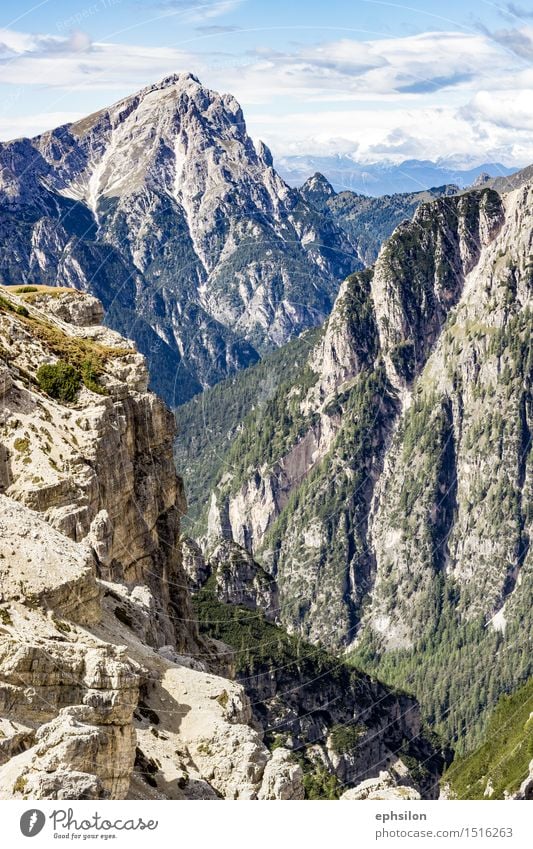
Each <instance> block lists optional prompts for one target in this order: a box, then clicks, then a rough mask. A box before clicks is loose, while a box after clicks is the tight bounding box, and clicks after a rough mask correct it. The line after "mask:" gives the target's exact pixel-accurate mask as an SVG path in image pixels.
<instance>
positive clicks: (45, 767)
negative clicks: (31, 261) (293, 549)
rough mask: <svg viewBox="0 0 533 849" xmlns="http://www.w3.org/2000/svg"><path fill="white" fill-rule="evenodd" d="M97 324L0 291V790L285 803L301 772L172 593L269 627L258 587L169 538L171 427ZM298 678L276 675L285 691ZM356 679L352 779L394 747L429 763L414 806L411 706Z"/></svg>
mask: <svg viewBox="0 0 533 849" xmlns="http://www.w3.org/2000/svg"><path fill="white" fill-rule="evenodd" d="M100 317H101V307H100V305H99V303H98V302H97V301H95V299H94V298H92V297H88V296H86V295H83V294H81V293H79V292H76V291H74V290H64V289H59V288H54V289H48V288H39V287H22V289H20V290H16V289H6V288H4V289H1V290H0V346H1V347H0V356H1V360H2V365H1V369H0V390H1V393H2V399H1V401H2V403H1V431H0V434H1V437H0V446H1V453H0V461H1V462H0V489H1V492H0V579H1V596H0V796H1V797H2V798H53V799H80V798H93V799H101V798H125V797H127V798H153V799H196V798H203V799H217V798H228V799H238V798H246V799H257V798H259V799H301V798H304V796H305V795H306V794H308V790H307V789H306V784H305V776H304V766H305V765H306V764H305V763H304V764H302V763H301V762H300V760H299V759H298V757H297V752H296V751H295V747H294V745H292V746H291V739H290V736H287V738H286V740H285V744H286V745H284V746H281V747H278V748H277V749H276V751H275V752H272V751H271V750H270V749H269V747H268V746H267V745H266V743H267V742H268V736H267V727H266V725H264V724H262V723H261V722H260V721H259V718H258V716H259V715H258V713H257V710H258V705H257V704H252V703H251V698H250V696H251V695H252V693H253V692H256V691H254V690H249V691H248V692H246V689H245V687H244V686H243V684H242V683H240V682H239V679H238V678H237V680H234V679H235V671H236V666H237V663H236V658H237V656H238V650H237V649H235V648H231V647H228V646H227V645H223V644H221V643H220V642H217V641H216V640H213V639H212V637H213V636H215V637H216V635H214V634H205V633H204V634H200V633H199V628H198V623H197V614H196V611H195V609H194V608H193V605H192V601H191V597H190V594H189V588H188V583H189V581H192V583H193V584H194V583H195V582H196V585H197V586H201V585H202V584H203V583H204V582H205V580H206V578H208V577H209V575H210V573H213V575H212V578H209V580H210V581H212V580H214V581H215V584H216V592H217V594H218V598H219V599H220V601H218V600H217V601H216V603H217V604H218V605H219V607H220V611H221V613H220V618H221V621H223V620H224V617H225V616H227V615H228V613H227V611H228V610H236V611H241V610H242V611H244V613H245V615H247V616H248V617H250V616H253V617H254V618H255V619H258V613H257V611H258V609H259V608H262V609H264V610H265V612H266V615H267V616H268V618H269V619H271V620H273V619H275V618H276V617H277V615H278V607H279V604H278V591H277V588H276V586H275V585H274V584H272V582H271V579H270V576H269V575H267V574H266V572H265V571H264V570H263V569H262V568H261V567H260V566H259V565H258V564H257V563H256V562H255V561H254V560H253V558H252V557H251V556H250V555H249V554H247V552H246V551H241V550H239V549H238V546H236V545H235V544H234V543H232V542H228V541H221V542H220V544H219V545H218V546H217V548H216V550H215V551H214V552H213V555H212V559H211V562H210V563H209V566H208V567H207V566H206V564H205V563H203V562H202V555H201V552H199V551H198V548H197V547H196V546H195V544H194V543H193V542H188V543H182V541H181V540H180V538H179V534H180V518H181V515H182V513H183V511H184V510H185V500H184V497H183V492H182V485H181V481H180V479H179V478H178V477H177V475H176V473H175V471H174V466H173V459H172V443H173V439H174V435H175V434H174V426H173V421H172V417H171V416H170V414H169V412H168V410H167V408H166V407H165V406H164V405H163V403H162V402H161V401H160V400H159V399H157V398H156V397H155V396H154V395H152V394H151V393H149V392H147V390H146V385H147V373H146V367H145V362H144V359H143V357H142V356H140V355H139V354H138V353H137V351H136V349H135V348H134V347H133V346H132V344H131V343H130V342H128V341H127V340H126V339H123V338H122V337H119V336H118V334H116V333H115V332H114V331H110V330H107V329H105V328H102V327H100V326H99V325H97V324H95V323H94V322H96V321H97V320H98V319H99V318H100ZM87 322H88V323H87ZM184 557H185V560H186V569H185V568H184V564H183V558H184ZM215 573H216V574H215ZM261 621H263V620H262V614H261ZM241 624H244V625H245V623H240V622H239V623H238V630H239V631H240V626H241ZM264 624H265V627H269V628H273V629H274V632H275V638H276V640H277V641H278V642H280V641H281V642H283V641H284V640H289V638H288V637H287V635H286V634H284V632H283V631H281V630H280V629H278V628H277V627H276V626H274V625H273V624H269V623H268V622H266V621H265V623H264ZM242 633H245V630H244V631H243V632H242ZM249 648H251V644H250V646H249ZM263 648H264V649H266V648H267V646H264V647H263ZM328 663H329V664H330V665H331V664H334V661H333V659H331V658H330V659H329V661H328ZM313 669H314V668H313ZM301 671H302V670H300V669H299V668H295V669H294V670H293V672H292V675H291V674H290V673H288V672H286V673H285V676H284V678H283V680H284V681H286V682H287V683H290V684H291V686H292V688H296V689H297V688H298V687H299V685H300V683H301V681H300V678H299V677H298V676H299V674H300V673H301ZM303 671H304V672H305V670H303ZM345 674H348V673H345ZM287 675H288V676H289V677H286V676H287ZM347 680H348V679H347ZM361 681H362V685H361V686H362V689H361V691H359V690H358V689H357V690H354V692H353V694H352V696H353V697H352V698H351V702H350V707H349V709H348V708H347V711H348V712H347V713H346V716H348V713H350V711H351V712H352V714H353V713H354V712H355V711H356V710H361V711H362V712H363V713H365V715H366V714H368V722H367V725H368V733H369V735H370V734H371V735H372V739H374V738H375V739H376V740H378V741H380V742H379V746H378V748H376V745H377V744H374V745H373V746H372V747H366V748H364V749H363V753H362V754H361V753H360V754H359V755H358V761H357V763H358V769H360V770H362V769H363V768H364V769H365V770H366V772H368V773H369V774H377V773H376V770H377V769H378V766H379V764H377V762H376V763H374V760H373V758H374V756H375V758H377V755H378V754H380V755H381V753H383V752H385V751H388V750H389V749H391V746H392V745H393V744H394V743H395V742H396V741H400V742H401V744H402V745H404V747H406V752H407V753H408V755H409V756H412V758H413V759H414V760H413V764H418V763H419V762H420V763H422V761H423V760H425V759H426V758H427V757H429V758H430V759H435V760H432V764H434V768H432V771H431V770H430V772H429V773H427V775H426V773H424V776H426V783H425V784H424V783H423V782H422V783H423V787H422V791H423V792H427V793H428V794H429V793H433V792H434V791H435V787H436V786H437V783H438V777H439V774H440V771H441V767H442V760H441V759H440V758H438V757H436V755H435V752H434V750H433V748H432V747H429V748H428V747H427V746H426V748H424V746H421V745H418V744H417V743H416V742H415V743H414V744H413V746H411V747H410V744H409V740H410V739H411V737H413V735H414V737H415V740H416V738H417V737H418V729H419V727H420V718H419V713H418V706H417V705H416V703H415V702H414V701H413V700H411V699H408V700H402V699H401V698H398V697H396V696H395V695H394V694H393V693H391V692H390V691H389V690H388V689H387V688H385V687H382V686H381V685H375V684H373V683H372V682H371V681H370V679H368V678H367V677H366V676H361ZM280 683H281V682H280ZM267 684H268V686H269V687H271V686H272V682H270V683H268V677H265V679H264V685H265V686H266V685H267ZM257 696H258V698H261V697H262V696H264V693H263V692H262V687H259V689H258V690H257ZM276 698H277V696H276ZM313 699H314V701H313V705H312V706H311V707H312V710H313V711H316V712H317V714H318V713H319V711H320V699H321V697H320V694H319V693H318V692H317V693H315V694H314V696H313ZM381 702H383V706H382V707H380V706H379V705H380V703H381ZM404 711H405V714H406V717H404V716H403V713H404ZM272 717H274V714H272ZM407 717H408V718H407ZM389 726H391V727H392V728H394V729H395V730H394V734H393V736H392V737H390V729H389ZM411 726H412V728H413V729H414V731H412V732H411V731H409V729H410V728H411ZM415 732H417V733H415ZM424 745H426V744H424ZM291 748H292V751H291ZM406 756H407V755H406ZM332 764H333V762H331V763H330V761H328V762H327V764H326V766H324V767H323V771H324V770H325V772H324V774H325V775H326V777H329V778H331V780H333V775H334V773H335V770H336V769H337V767H335V766H334V765H332ZM429 776H430V777H431V782H430V781H429ZM346 777H347V782H348V784H350V783H354V782H351V778H352V777H353V778H354V781H355V778H356V776H355V773H353V774H352V773H350V775H349V776H348V775H347V776H346ZM406 780H407V779H406V778H405V776H403V777H402V778H401V781H402V782H405V781H406ZM394 781H400V778H398V777H397V778H395V779H394ZM430 785H431V786H430ZM320 787H321V788H322V784H321V785H320ZM320 793H321V794H322V796H323V795H324V791H323V789H321V790H320Z"/></svg>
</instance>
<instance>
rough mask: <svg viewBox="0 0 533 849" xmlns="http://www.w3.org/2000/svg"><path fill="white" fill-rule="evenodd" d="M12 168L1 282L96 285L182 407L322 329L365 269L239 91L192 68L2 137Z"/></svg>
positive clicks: (5, 175) (4, 197) (2, 198)
mask: <svg viewBox="0 0 533 849" xmlns="http://www.w3.org/2000/svg"><path fill="white" fill-rule="evenodd" d="M0 163H1V166H2V168H1V170H2V178H1V183H0V205H1V210H2V213H3V215H2V222H1V224H0V243H1V244H2V258H1V261H0V275H1V276H0V280H1V282H3V283H18V282H28V283H46V284H52V285H56V283H57V281H59V282H61V283H62V284H64V285H67V286H72V287H75V288H78V289H82V290H85V291H91V292H93V293H94V294H95V295H96V296H98V297H99V298H100V299H101V300H102V301H103V303H104V306H105V308H106V313H107V322H108V324H110V326H112V327H114V328H116V329H117V330H119V331H121V332H123V333H125V334H126V335H129V336H131V337H133V338H134V339H135V340H136V342H137V344H138V346H139V348H140V350H141V351H142V352H143V353H145V354H146V356H147V357H148V360H149V364H150V367H151V368H150V371H151V375H152V385H153V386H154V387H155V388H156V389H157V390H158V391H159V392H161V393H163V394H164V396H165V397H166V399H167V400H168V401H169V402H171V403H173V404H179V403H182V402H183V401H184V400H186V399H187V398H190V397H191V396H192V395H194V394H195V393H196V392H199V391H201V390H202V388H204V387H206V386H209V385H213V384H214V383H216V382H217V381H218V380H220V379H221V377H224V376H226V375H228V374H231V373H233V372H235V371H236V370H238V369H240V368H243V367H244V366H247V365H249V364H250V363H253V362H255V361H256V360H257V359H258V352H261V353H262V352H264V351H266V350H268V349H271V348H273V347H275V346H277V345H280V344H282V343H284V342H286V341H287V340H288V339H290V338H291V337H292V336H295V335H297V334H298V333H299V332H301V331H302V330H303V329H305V328H306V327H310V326H316V325H318V324H320V323H321V322H322V321H323V320H324V318H325V317H326V315H327V314H328V313H329V311H330V308H331V305H332V302H333V299H334V297H335V294H336V291H337V288H338V284H339V281H340V280H341V279H342V278H343V277H344V276H345V275H346V274H347V273H348V272H349V271H351V270H353V269H354V268H356V267H358V262H357V260H354V259H353V252H352V251H351V250H350V244H349V240H348V238H347V236H346V235H345V234H344V231H343V230H342V229H341V228H339V227H338V226H337V225H336V224H335V222H334V221H333V219H331V218H330V217H329V216H325V215H323V214H322V213H321V212H319V211H318V210H316V209H315V208H313V207H312V206H310V205H309V204H307V203H306V202H305V200H304V199H303V198H302V196H301V195H300V194H299V192H298V191H297V190H295V189H290V188H289V187H288V186H287V185H286V183H284V182H283V180H282V179H281V178H280V177H279V176H278V174H277V173H276V171H275V169H274V167H273V163H272V158H271V155H270V152H269V151H268V149H267V148H266V147H265V146H264V145H262V144H259V145H258V146H257V149H256V147H254V144H253V142H252V140H251V138H250V137H249V136H248V134H247V132H246V125H245V122H244V117H243V114H242V111H241V109H240V106H239V105H238V103H237V102H236V100H235V99H234V98H233V97H232V96H231V95H227V94H225V95H219V94H218V93H216V92H214V91H211V90H209V89H206V88H204V87H202V85H201V84H200V83H199V81H198V80H197V79H196V78H195V77H194V76H193V75H191V74H185V73H184V74H176V75H174V76H171V77H168V78H166V79H164V80H162V81H160V82H159V83H157V84H155V85H153V86H149V87H148V88H146V89H143V90H142V91H140V92H138V93H137V94H135V95H133V96H131V97H128V98H126V99H125V100H122V101H120V102H119V103H116V104H115V105H113V106H112V107H110V108H109V109H104V110H102V111H101V112H98V113H96V114H94V115H90V116H88V117H87V118H85V119H83V120H82V121H79V122H77V123H75V124H72V125H66V126H64V127H59V128H58V129H56V130H53V131H52V132H49V133H45V134H43V135H42V136H39V137H37V138H35V139H31V140H30V139H22V140H17V141H14V142H9V143H6V144H3V145H1V146H0Z"/></svg>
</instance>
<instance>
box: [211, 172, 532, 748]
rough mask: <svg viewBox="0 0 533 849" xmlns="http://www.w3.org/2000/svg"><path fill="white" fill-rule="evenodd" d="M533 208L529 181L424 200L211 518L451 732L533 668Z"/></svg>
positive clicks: (366, 275)
mask: <svg viewBox="0 0 533 849" xmlns="http://www.w3.org/2000/svg"><path fill="white" fill-rule="evenodd" d="M315 188H316V187H315ZM532 208H533V189H532V187H531V184H525V185H524V186H521V187H520V188H518V189H516V190H515V191H513V192H511V193H509V194H507V195H505V196H503V197H500V195H498V194H497V193H496V192H495V191H494V190H493V189H491V188H490V187H489V188H483V189H480V190H476V191H471V192H467V193H466V194H464V195H461V196H454V197H443V198H440V199H437V200H436V201H435V202H433V203H429V204H422V205H421V206H420V207H419V209H418V211H417V212H416V214H415V217H414V219H413V222H412V223H410V224H407V223H405V224H402V225H401V226H400V227H398V228H397V229H396V231H395V232H394V234H393V236H392V237H391V239H390V240H389V241H388V242H387V243H385V245H384V246H383V248H382V250H381V251H380V254H379V257H378V259H377V262H376V264H375V267H374V268H373V269H371V270H367V271H365V272H359V273H357V274H355V275H353V276H352V277H350V278H348V280H347V281H346V282H345V283H344V284H343V286H342V287H341V290H340V292H339V295H338V298H337V301H336V304H335V307H334V309H333V312H332V315H331V317H330V319H329V320H328V322H327V325H326V328H325V332H324V334H323V335H322V337H321V338H320V341H319V343H318V345H317V347H316V348H315V351H314V352H313V353H312V354H311V355H310V357H309V359H308V361H307V364H306V366H305V367H304V368H302V370H301V372H300V375H299V377H298V378H297V379H296V380H295V381H294V382H293V385H292V387H289V388H287V387H286V386H284V387H283V390H282V392H279V393H278V395H277V396H275V397H274V398H273V399H272V400H271V401H269V402H268V403H267V404H265V405H264V406H262V407H261V409H260V410H259V411H258V413H257V417H256V419H255V420H254V418H253V417H251V419H249V423H248V424H247V426H246V427H245V428H244V430H243V433H242V435H241V436H240V437H239V439H238V440H237V442H236V444H235V445H234V447H233V449H232V453H231V455H230V457H229V459H228V460H227V461H226V462H225V463H224V464H223V468H224V476H223V477H221V479H220V482H219V484H218V487H217V489H216V491H215V494H214V497H213V501H212V504H211V509H210V512H209V531H208V536H209V534H217V533H218V534H220V533H222V534H224V535H225V536H226V537H228V538H232V539H234V540H236V541H237V542H239V543H240V544H241V545H244V546H245V547H246V548H247V549H248V550H249V551H250V553H252V554H253V556H254V557H255V559H257V560H258V561H259V562H260V563H261V564H262V565H263V567H264V568H265V569H266V570H267V571H269V572H270V574H271V575H272V576H273V577H274V578H275V579H276V581H277V584H278V586H279V592H280V607H281V621H282V623H283V624H284V625H285V626H286V627H288V628H289V629H290V630H294V631H297V632H298V633H299V634H301V635H302V637H304V638H306V639H310V640H311V641H313V642H319V643H321V644H323V645H329V646H336V647H338V646H342V645H345V646H349V647H351V648H354V649H355V650H356V651H357V653H358V654H359V657H360V658H361V659H362V660H363V661H364V662H365V663H367V664H370V665H373V668H375V669H377V670H378V671H380V670H386V674H387V675H389V677H392V680H394V681H395V683H396V684H398V685H400V686H406V684H407V682H409V685H410V686H413V685H414V686H415V690H416V692H417V694H418V695H419V697H420V698H422V696H424V698H425V699H426V709H427V712H428V714H429V716H430V717H431V718H432V720H433V721H434V722H436V723H437V725H438V727H439V729H440V730H443V732H444V733H445V734H446V735H449V737H448V739H454V738H456V737H457V736H462V735H463V734H464V733H465V732H466V730H465V728H464V726H463V725H462V720H461V716H464V713H462V711H464V710H465V703H464V702H465V699H466V700H468V699H470V698H472V699H474V700H475V701H476V703H478V702H477V700H478V699H479V698H480V699H481V701H480V702H479V703H480V704H481V706H482V708H484V707H485V706H487V707H490V705H491V704H493V703H494V702H495V700H496V699H497V697H498V695H499V694H500V692H502V691H503V690H505V689H506V688H511V687H512V686H513V682H515V681H516V680H521V679H522V678H524V677H527V675H528V674H531V667H530V659H526V656H527V655H528V651H527V649H526V645H527V641H528V639H529V637H528V634H529V631H528V627H527V626H526V627H525V628H524V627H523V623H524V621H525V622H526V623H527V622H529V621H530V617H529V614H528V613H527V605H528V602H527V598H528V594H530V592H531V550H530V542H529V541H530V538H531V503H532V492H531V481H532V477H531V427H532V421H531V417H532V406H531V405H532V401H531V377H532V359H531V357H532V354H531V336H532V332H531V331H532V327H531V299H532V279H531V252H532V242H531V240H532V221H531V215H532ZM258 432H259V433H261V442H260V444H259V442H258V440H255V442H254V438H253V437H252V434H253V433H258ZM265 444H267V445H268V446H270V449H269V452H265V450H264V445H265ZM295 458H297V460H295ZM287 468H290V469H292V470H293V473H292V474H288V473H287ZM442 633H445V634H446V635H447V636H446V639H447V640H448V644H447V645H448V649H447V650H446V651H445V650H444V649H443V647H442V644H441V643H440V642H439V640H440V637H439V634H442ZM450 643H451V644H452V645H453V646H454V647H456V648H457V652H458V655H457V656H455V655H454V654H453V651H451V650H450V648H449V646H450ZM439 646H440V648H439ZM393 652H398V654H397V655H396V654H394V655H393V654H391V653H393ZM469 653H470V654H469ZM452 656H453V657H455V660H454V661H453V662H452V661H451V660H450V658H451V657H452ZM457 657H459V658H460V663H459V667H458V665H457ZM394 658H396V660H394ZM474 658H476V660H475V661H474ZM512 658H514V660H513V659H512ZM489 659H490V660H489ZM494 664H496V666H494ZM513 664H515V665H514V666H513ZM474 669H476V670H480V669H481V670H485V671H483V672H482V673H481V678H480V679H479V678H476V682H477V683H476V685H474V683H473V674H474V673H473V670H474ZM496 669H497V671H496ZM528 670H529V671H528ZM478 674H479V673H478V672H476V676H478ZM439 688H440V689H439ZM471 688H474V689H471ZM474 691H475V692H474ZM465 692H466V693H467V695H466V696H463V695H461V694H462V693H465ZM469 716H470V714H469ZM482 719H483V712H481V715H480V714H479V712H478V713H477V714H476V718H475V720H474V726H475V723H478V724H477V726H475V727H474V726H472V727H471V728H470V729H469V731H468V733H469V734H471V735H475V734H476V733H477V730H479V727H480V725H479V723H480V722H482ZM469 721H470V720H469ZM470 739H475V738H473V737H471V738H470Z"/></svg>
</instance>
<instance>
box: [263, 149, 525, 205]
mask: <svg viewBox="0 0 533 849" xmlns="http://www.w3.org/2000/svg"><path fill="white" fill-rule="evenodd" d="M276 167H277V169H278V172H279V173H280V174H281V176H282V177H283V178H284V179H285V180H286V181H287V182H288V183H289V184H290V185H292V186H299V185H301V184H302V183H303V182H304V181H305V180H307V179H308V178H309V177H311V176H312V175H313V174H314V173H315V172H316V171H319V172H320V173H321V174H324V176H325V177H326V178H327V179H328V181H329V182H330V183H331V185H332V186H333V188H334V189H335V190H336V191H337V192H342V191H351V192H358V193H360V194H364V195H372V196H374V197H377V196H379V195H392V194H397V193H399V192H419V191H422V190H423V189H429V188H431V187H432V186H441V185H444V184H445V183H454V184H456V185H457V186H459V187H460V188H463V189H464V188H466V187H467V186H470V185H471V184H472V183H473V182H474V181H475V180H476V178H477V177H478V176H479V175H480V174H483V173H487V174H489V175H490V176H491V177H505V176H507V175H508V174H512V173H514V171H516V168H507V167H506V166H505V165H502V164H501V163H499V162H485V163H483V164H481V165H476V166H475V167H471V168H459V167H457V166H455V165H452V164H450V163H446V161H437V162H431V161H430V160H419V159H407V160H406V161H405V162H401V163H399V164H396V163H391V162H375V163H371V164H368V163H362V162H357V161H356V160H354V159H352V158H351V157H350V156H347V155H340V154H339V155H336V156H305V155H302V156H286V157H281V158H279V159H277V160H276Z"/></svg>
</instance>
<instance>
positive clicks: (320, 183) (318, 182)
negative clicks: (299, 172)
mask: <svg viewBox="0 0 533 849" xmlns="http://www.w3.org/2000/svg"><path fill="white" fill-rule="evenodd" d="M300 192H301V193H302V195H303V196H304V198H305V199H306V200H307V201H308V202H309V203H312V204H313V205H314V206H316V207H318V208H319V209H320V208H322V207H323V206H324V205H325V203H326V201H328V200H329V199H330V198H332V197H335V195H336V191H335V189H334V188H333V186H332V185H331V183H330V182H329V180H328V179H327V178H326V177H324V175H323V174H320V172H319V171H317V172H316V174H313V176H312V177H309V179H308V180H306V181H305V183H304V184H303V186H302V188H301V189H300Z"/></svg>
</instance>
